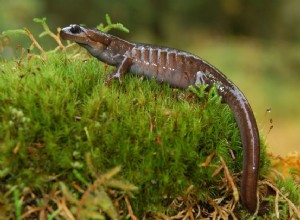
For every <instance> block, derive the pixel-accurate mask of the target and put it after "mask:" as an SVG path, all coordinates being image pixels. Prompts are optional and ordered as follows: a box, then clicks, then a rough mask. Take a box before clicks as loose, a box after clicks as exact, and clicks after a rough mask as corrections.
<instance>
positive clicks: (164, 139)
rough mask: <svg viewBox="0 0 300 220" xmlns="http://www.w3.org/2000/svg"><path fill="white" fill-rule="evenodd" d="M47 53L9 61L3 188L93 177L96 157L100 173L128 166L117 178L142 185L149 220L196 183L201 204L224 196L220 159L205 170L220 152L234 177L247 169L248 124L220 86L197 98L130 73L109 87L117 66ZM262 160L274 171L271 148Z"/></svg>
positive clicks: (136, 204)
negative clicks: (244, 129) (243, 135)
mask: <svg viewBox="0 0 300 220" xmlns="http://www.w3.org/2000/svg"><path fill="white" fill-rule="evenodd" d="M47 56H48V57H47V61H46V62H43V61H41V60H39V59H31V60H29V61H26V62H25V61H24V62H22V63H19V64H18V63H16V62H15V61H8V62H3V63H2V67H1V69H2V73H1V75H0V123H1V125H2V126H1V128H0V134H1V135H0V150H1V152H2V153H1V154H0V171H1V172H0V173H1V175H0V178H1V182H2V183H3V184H4V186H3V187H2V188H1V192H2V194H5V193H6V192H7V191H9V189H11V187H12V186H14V187H17V188H18V189H20V190H21V191H22V190H23V189H24V188H29V189H30V190H31V191H32V192H35V193H37V194H40V193H39V192H41V191H44V192H45V191H49V190H51V188H52V187H53V185H57V183H58V182H64V183H65V184H66V185H67V186H68V187H69V188H72V184H73V185H74V182H77V183H78V184H79V185H81V184H83V185H84V183H86V182H90V183H91V182H92V181H93V179H94V177H93V175H92V172H91V168H90V167H89V165H88V163H87V160H86V155H87V153H88V154H90V155H91V163H92V164H93V166H94V168H93V169H95V172H96V173H101V172H102V171H106V170H109V169H111V168H112V167H115V166H118V165H120V166H121V167H122V172H121V173H120V174H119V175H118V178H119V179H122V180H124V179H126V180H127V181H129V182H131V183H133V184H134V185H136V186H137V187H138V188H139V191H138V192H137V193H136V194H135V198H134V199H132V207H133V210H134V213H137V214H138V215H139V216H142V215H144V213H146V212H164V211H166V209H167V207H168V205H169V204H170V203H171V201H172V200H173V199H174V198H175V197H177V196H179V195H182V194H183V192H184V191H185V190H186V189H188V188H189V187H190V186H191V185H194V193H195V195H196V197H197V199H199V200H200V201H202V202H205V201H206V199H207V198H208V197H213V198H215V197H218V196H220V193H221V192H220V189H219V188H220V185H221V184H222V175H220V174H219V175H217V176H214V177H212V173H213V172H214V171H215V170H216V169H217V168H218V167H219V166H220V165H221V162H220V160H219V159H218V158H217V157H215V158H213V160H212V162H211V164H210V166H209V167H205V168H203V167H200V165H201V164H202V163H203V162H204V161H205V160H206V158H207V156H209V155H210V154H211V153H212V152H216V154H217V155H218V156H221V157H222V158H224V160H225V161H226V164H227V166H228V168H229V169H230V171H231V172H232V173H238V172H240V171H241V169H242V167H241V166H242V165H241V164H242V146H241V141H240V136H239V130H238V128H237V125H236V122H235V120H234V117H233V114H232V112H231V111H230V109H229V108H228V106H226V105H223V104H221V102H220V98H219V97H218V96H217V95H216V92H215V90H211V91H210V92H209V93H208V94H207V93H205V94H204V90H203V91H202V92H203V96H204V97H203V98H201V99H198V98H192V99H190V98H188V97H190V95H191V92H190V91H182V90H176V89H171V88H169V86H168V85H165V84H157V83H156V82H155V81H154V80H142V79H140V78H138V77H134V76H131V75H127V76H126V77H125V79H124V83H123V84H122V85H119V84H118V82H113V83H112V84H111V85H110V86H109V87H108V86H105V85H104V83H103V82H104V79H105V78H106V76H107V74H108V73H109V72H110V71H111V70H112V69H110V68H109V69H108V70H107V69H106V68H105V66H104V65H103V64H102V63H100V62H98V61H97V60H95V59H88V60H83V59H81V58H77V59H73V58H68V57H66V55H65V54H59V53H54V54H48V55H47ZM232 152H233V154H234V155H235V159H234V160H233V159H232V156H231V155H232ZM262 159H263V161H262V163H261V173H262V174H265V173H266V172H267V170H268V163H267V162H266V161H267V159H266V153H265V147H264V145H263V150H262ZM78 175H80V178H79V177H78ZM73 191H74V193H75V191H76V190H73ZM77 194H78V192H77ZM8 207H10V206H8Z"/></svg>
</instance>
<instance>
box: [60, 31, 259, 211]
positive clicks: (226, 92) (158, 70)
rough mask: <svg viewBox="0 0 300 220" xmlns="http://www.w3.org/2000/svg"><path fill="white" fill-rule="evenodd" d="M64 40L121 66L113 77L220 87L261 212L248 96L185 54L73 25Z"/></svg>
mask: <svg viewBox="0 0 300 220" xmlns="http://www.w3.org/2000/svg"><path fill="white" fill-rule="evenodd" d="M60 36H61V37H62V38H63V39H67V40H72V41H75V42H76V43H78V44H79V45H80V46H82V47H84V48H86V49H87V50H88V51H89V52H90V53H91V54H92V55H93V56H95V57H96V58H98V59H99V60H101V61H102V62H105V63H107V64H109V65H113V66H116V67H117V70H116V72H115V73H114V74H113V75H111V76H110V77H109V79H108V81H110V80H112V79H113V78H117V79H119V80H120V82H121V80H122V78H123V75H124V74H125V73H126V72H132V73H135V74H137V75H142V76H146V77H149V78H153V77H155V78H156V79H157V81H159V82H164V83H168V84H170V85H171V86H172V87H177V88H182V89H185V88H187V87H188V86H190V85H195V84H197V83H201V84H203V85H204V84H208V85H209V87H212V86H213V84H216V86H217V89H218V93H219V95H220V96H222V100H223V101H224V102H225V103H227V104H228V105H229V106H230V108H231V109H232V111H233V113H234V116H235V119H236V121H237V124H238V127H239V129H240V133H241V139H242V144H243V152H244V153H243V157H244V158H243V175H242V186H241V198H242V202H243V204H244V205H245V207H246V208H247V209H248V210H249V211H250V212H252V213H253V212H255V211H256V209H257V181H258V169H259V159H260V140H259V133H258V129H257V124H256V121H255V118H254V115H253V112H252V109H251V107H250V105H249V103H248V101H247V99H246V97H245V96H244V94H243V93H242V92H241V91H240V90H239V89H238V88H237V86H235V85H234V84H233V83H232V82H231V81H230V80H229V79H227V78H226V76H224V75H223V74H222V73H221V72H220V71H219V70H218V69H216V68H215V67H213V66H212V65H210V64H209V63H207V62H205V61H204V60H203V59H201V58H199V57H197V56H194V55H192V54H190V53H186V52H183V51H179V50H175V49H169V48H162V47H156V46H152V45H146V44H137V43H131V42H128V41H125V40H122V39H120V38H118V37H115V36H112V35H109V34H105V33H103V32H100V31H98V30H95V29H90V28H86V27H81V26H79V25H70V26H69V27H66V28H63V29H62V30H61V33H60Z"/></svg>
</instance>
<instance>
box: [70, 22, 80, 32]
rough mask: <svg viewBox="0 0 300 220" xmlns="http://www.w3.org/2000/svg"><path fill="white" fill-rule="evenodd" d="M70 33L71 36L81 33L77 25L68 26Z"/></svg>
mask: <svg viewBox="0 0 300 220" xmlns="http://www.w3.org/2000/svg"><path fill="white" fill-rule="evenodd" d="M70 32H71V33H73V34H79V33H81V32H82V29H81V27H80V26H79V25H77V24H71V25H70Z"/></svg>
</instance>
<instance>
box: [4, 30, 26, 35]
mask: <svg viewBox="0 0 300 220" xmlns="http://www.w3.org/2000/svg"><path fill="white" fill-rule="evenodd" d="M2 34H4V35H19V34H24V35H27V33H26V31H25V30H23V29H16V30H6V31H3V32H2Z"/></svg>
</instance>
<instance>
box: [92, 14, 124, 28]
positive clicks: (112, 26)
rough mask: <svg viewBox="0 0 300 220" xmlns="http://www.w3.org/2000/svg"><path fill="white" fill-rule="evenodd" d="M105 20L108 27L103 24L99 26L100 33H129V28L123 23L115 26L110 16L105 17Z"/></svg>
mask: <svg viewBox="0 0 300 220" xmlns="http://www.w3.org/2000/svg"><path fill="white" fill-rule="evenodd" d="M105 20H106V23H107V25H106V26H104V24H103V23H100V24H99V25H98V26H97V29H99V30H100V31H102V32H104V33H107V32H109V31H110V30H111V29H118V30H120V31H123V32H125V33H129V30H128V28H126V27H124V25H123V24H121V23H116V24H113V23H112V22H111V19H110V17H109V15H108V14H106V15H105Z"/></svg>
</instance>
